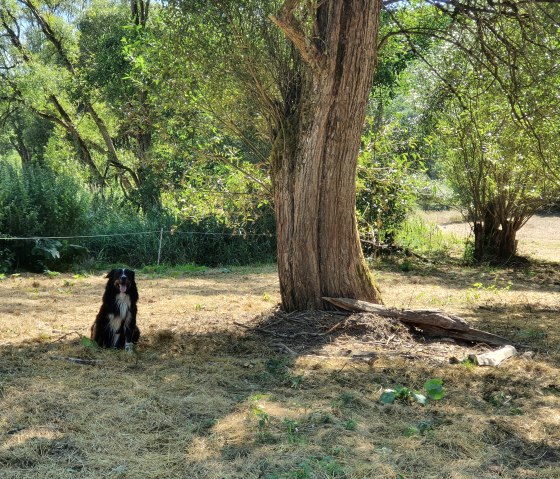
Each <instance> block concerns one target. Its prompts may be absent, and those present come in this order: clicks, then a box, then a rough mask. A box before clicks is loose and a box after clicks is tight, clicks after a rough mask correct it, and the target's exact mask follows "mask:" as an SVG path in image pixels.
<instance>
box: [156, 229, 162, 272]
mask: <svg viewBox="0 0 560 479" xmlns="http://www.w3.org/2000/svg"><path fill="white" fill-rule="evenodd" d="M162 239H163V228H162V229H161V230H159V249H158V254H157V264H158V266H159V262H160V260H161V241H162Z"/></svg>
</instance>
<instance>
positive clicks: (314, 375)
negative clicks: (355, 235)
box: [0, 315, 560, 479]
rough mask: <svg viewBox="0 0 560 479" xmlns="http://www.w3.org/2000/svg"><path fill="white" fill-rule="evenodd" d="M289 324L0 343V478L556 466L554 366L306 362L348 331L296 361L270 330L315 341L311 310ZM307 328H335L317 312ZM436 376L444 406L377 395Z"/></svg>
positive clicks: (441, 472)
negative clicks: (115, 344)
mask: <svg viewBox="0 0 560 479" xmlns="http://www.w3.org/2000/svg"><path fill="white" fill-rule="evenodd" d="M292 319H294V321H295V322H293V324H292V325H290V326H284V327H282V326H281V325H279V323H278V320H279V317H278V316H277V315H270V316H264V317H259V318H256V319H255V321H254V322H253V323H251V324H254V327H253V326H249V328H241V329H240V330H239V331H222V332H218V331H217V332H209V333H203V334H191V333H189V332H188V331H186V330H182V331H176V332H171V331H158V332H156V333H154V334H147V335H145V336H143V337H142V339H141V342H140V345H139V348H138V352H137V353H136V354H132V355H130V354H127V353H124V352H121V351H111V350H94V349H91V348H86V347H84V346H83V345H82V343H81V342H80V340H71V341H59V342H54V343H48V344H44V343H43V344H16V345H9V346H8V345H5V346H1V347H0V373H1V377H2V384H1V388H2V389H1V396H0V404H1V409H2V410H3V412H5V414H3V416H2V417H3V419H2V423H1V424H2V431H1V435H0V465H1V466H2V468H1V469H0V477H2V478H6V479H7V478H8V477H9V478H32V477H49V478H53V479H60V478H82V477H83V478H90V477H91V478H93V477H148V478H160V477H166V478H171V479H175V478H184V477H189V478H194V479H197V478H214V477H221V478H255V479H256V478H269V479H272V478H286V479H294V478H325V479H326V478H361V477H370V476H372V475H375V477H397V475H399V474H400V475H401V476H402V477H429V476H434V474H435V476H434V477H448V476H450V475H451V474H452V473H453V471H456V470H461V472H462V474H463V477H470V478H477V479H478V478H492V477H497V476H500V475H502V476H504V477H511V478H519V479H521V478H526V477H529V475H531V477H541V478H545V477H550V478H551V477H555V474H558V473H560V468H559V466H558V461H559V460H560V449H559V447H558V446H557V445H555V443H554V441H555V438H556V439H557V437H558V436H557V430H555V422H554V418H553V417H552V416H551V415H550V414H546V413H544V412H543V413H542V414H541V415H540V416H539V417H534V416H533V413H535V412H536V411H544V410H545V409H547V408H551V409H550V410H551V411H552V410H554V409H553V408H554V406H555V405H558V398H559V394H558V390H557V389H554V388H555V387H556V388H557V384H556V385H555V383H553V382H552V380H551V379H550V380H548V379H547V380H546V381H548V382H546V384H545V383H543V381H545V379H544V378H545V377H547V374H548V372H547V370H546V368H544V366H538V365H535V366H532V367H531V368H526V367H520V368H521V369H523V371H521V370H520V368H504V369H495V370H469V369H467V368H465V367H464V366H461V365H455V366H451V365H449V366H442V365H440V366H437V367H436V366H434V365H431V364H429V363H425V362H422V361H418V360H415V359H409V358H406V357H405V358H403V357H394V358H392V359H390V360H386V361H380V362H376V363H373V364H371V363H370V364H366V363H363V362H360V363H353V362H349V361H345V360H343V359H340V360H338V361H337V360H335V361H330V360H324V359H321V358H310V357H309V354H310V353H313V352H314V351H317V350H318V349H319V348H321V347H323V346H324V345H325V344H327V343H328V342H332V341H335V340H336V339H337V336H338V339H339V338H340V337H342V336H343V335H348V334H349V332H350V330H348V329H346V330H340V331H337V330H334V331H332V334H330V335H328V337H327V335H324V336H315V337H313V338H314V339H313V341H311V340H309V338H310V337H311V336H309V335H308V336H307V338H306V339H305V341H304V342H305V344H303V342H302V343H301V344H300V345H301V346H305V347H302V349H301V354H298V355H292V354H278V353H277V352H276V347H277V342H278V341H277V340H278V337H273V336H271V335H266V334H265V335H263V334H262V329H273V328H274V331H276V332H278V333H280V334H293V333H295V332H297V331H300V332H301V331H308V332H312V329H311V327H310V326H307V328H308V329H305V327H304V325H303V324H302V323H303V321H304V319H305V316H303V315H302V316H300V317H292ZM337 320H338V321H340V320H342V317H341V316H337V315H333V317H332V318H331V321H332V322H334V324H335V325H336V324H338V323H337V322H336V321H337ZM288 322H290V321H288ZM298 322H299V323H298ZM311 322H314V326H313V328H314V329H313V330H314V331H315V332H317V331H323V330H324V328H323V327H324V324H322V323H321V324H319V323H320V321H319V319H318V318H312V321H311ZM318 325H320V326H321V327H318ZM360 327H361V326H360V325H359V324H356V325H355V329H356V330H355V331H354V332H355V334H356V337H359V336H360V335H363V333H364V330H363V329H362V330H361V329H360ZM288 331H290V333H288ZM366 333H367V331H366ZM283 340H284V342H287V339H286V338H283ZM289 344H290V346H291V347H293V348H295V347H296V346H298V344H299V343H298V344H294V343H293V342H291V343H289ZM69 357H79V358H82V359H89V360H97V361H98V363H96V364H95V365H80V364H75V363H72V362H70V361H67V360H66V359H64V358H69ZM543 368H544V369H543ZM436 376H437V377H442V378H443V379H444V384H445V387H446V390H447V392H448V393H447V397H446V398H445V399H444V400H442V401H440V402H438V403H433V404H429V405H428V406H426V407H421V406H419V405H417V404H412V403H406V402H402V403H401V402H397V403H395V404H393V405H382V404H380V403H379V401H378V400H377V398H378V395H379V391H380V389H382V388H385V387H390V386H394V385H398V384H400V385H405V386H407V387H410V388H414V389H420V388H421V385H422V383H423V382H424V381H425V380H426V379H428V378H430V377H436ZM537 381H540V382H541V384H538V387H537V386H536V384H537ZM543 408H544V409H543ZM539 428H541V429H540V430H539ZM542 430H544V431H545V432H547V433H548V434H549V435H548V436H547V434H546V433H543V432H542ZM426 451H429V453H428V452H426Z"/></svg>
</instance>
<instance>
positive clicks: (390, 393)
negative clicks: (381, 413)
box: [379, 389, 397, 404]
mask: <svg viewBox="0 0 560 479" xmlns="http://www.w3.org/2000/svg"><path fill="white" fill-rule="evenodd" d="M395 399H397V393H396V391H395V390H393V389H386V390H385V391H383V394H381V396H380V397H379V400H380V401H381V402H382V403H383V404H393V403H394V402H395Z"/></svg>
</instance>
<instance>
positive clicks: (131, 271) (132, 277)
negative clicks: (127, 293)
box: [130, 270, 134, 281]
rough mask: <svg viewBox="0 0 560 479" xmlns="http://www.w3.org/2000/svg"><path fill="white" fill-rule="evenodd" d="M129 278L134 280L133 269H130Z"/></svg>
mask: <svg viewBox="0 0 560 479" xmlns="http://www.w3.org/2000/svg"><path fill="white" fill-rule="evenodd" d="M130 280H131V281H134V271H133V270H130Z"/></svg>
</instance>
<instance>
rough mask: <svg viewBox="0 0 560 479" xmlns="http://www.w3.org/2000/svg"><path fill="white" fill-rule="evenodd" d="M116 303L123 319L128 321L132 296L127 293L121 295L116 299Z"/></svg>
mask: <svg viewBox="0 0 560 479" xmlns="http://www.w3.org/2000/svg"><path fill="white" fill-rule="evenodd" d="M116 302H117V306H118V307H119V312H120V316H121V319H126V317H127V316H128V312H129V311H130V296H129V295H128V294H126V293H119V294H118V295H117V297H116Z"/></svg>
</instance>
